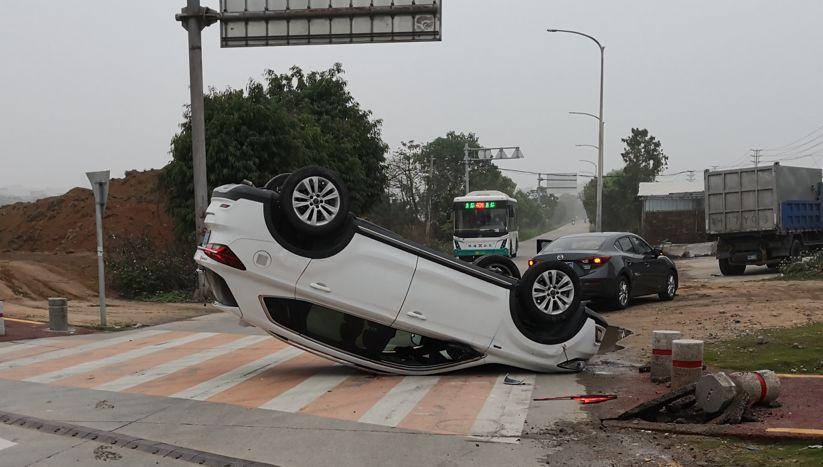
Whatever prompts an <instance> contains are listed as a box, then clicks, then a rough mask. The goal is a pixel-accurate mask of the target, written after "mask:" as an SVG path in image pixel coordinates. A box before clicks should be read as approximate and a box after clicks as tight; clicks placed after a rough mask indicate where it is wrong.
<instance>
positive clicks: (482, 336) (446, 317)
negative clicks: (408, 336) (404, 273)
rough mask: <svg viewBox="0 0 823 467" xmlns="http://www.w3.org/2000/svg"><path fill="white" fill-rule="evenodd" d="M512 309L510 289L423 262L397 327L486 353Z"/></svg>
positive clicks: (418, 268)
mask: <svg viewBox="0 0 823 467" xmlns="http://www.w3.org/2000/svg"><path fill="white" fill-rule="evenodd" d="M435 297H436V299H435ZM508 308H509V290H508V289H505V288H503V287H498V286H496V285H493V284H489V283H488V282H486V281H483V280H480V279H478V278H476V277H472V276H468V275H466V274H463V273H460V272H458V271H455V270H453V269H449V268H445V267H443V266H441V265H439V264H435V263H433V262H431V261H429V260H427V259H424V258H420V259H419V260H418V262H417V271H416V272H415V273H414V280H413V281H412V285H411V288H410V289H409V294H408V296H407V297H406V302H405V303H403V308H402V309H401V310H400V315H398V317H397V322H396V326H395V327H402V328H404V329H407V330H409V331H413V332H419V333H425V334H427V335H430V336H431V337H437V338H440V339H456V340H458V341H460V342H465V343H468V344H470V345H471V346H472V347H474V348H475V349H478V350H479V349H482V350H483V351H485V350H486V349H488V347H489V345H490V344H491V341H492V338H493V337H494V334H495V332H496V331H497V328H498V327H499V326H500V322H501V321H502V318H504V316H503V315H502V314H501V313H500V310H508ZM468 321H470V322H471V326H469V325H467V324H468V323H467V322H468Z"/></svg>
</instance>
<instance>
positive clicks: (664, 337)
mask: <svg viewBox="0 0 823 467" xmlns="http://www.w3.org/2000/svg"><path fill="white" fill-rule="evenodd" d="M675 339H680V331H652V368H651V377H652V381H654V382H655V383H662V382H666V381H668V380H669V378H671V377H672V341H673V340H675Z"/></svg>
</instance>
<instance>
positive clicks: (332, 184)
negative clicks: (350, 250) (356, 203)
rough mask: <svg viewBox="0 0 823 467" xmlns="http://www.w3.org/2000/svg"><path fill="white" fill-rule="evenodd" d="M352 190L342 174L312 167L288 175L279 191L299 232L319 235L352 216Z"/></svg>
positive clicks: (281, 199)
mask: <svg viewBox="0 0 823 467" xmlns="http://www.w3.org/2000/svg"><path fill="white" fill-rule="evenodd" d="M350 202H351V201H350V198H349V191H348V189H346V185H345V184H344V183H343V181H342V180H341V179H340V177H339V176H338V175H337V174H336V173H334V172H332V171H331V170H328V169H324V168H323V167H317V166H309V167H304V168H302V169H300V170H297V171H296V172H294V173H292V174H291V175H289V177H288V178H287V179H286V181H285V182H284V183H283V187H282V188H281V191H280V206H281V207H282V209H283V214H284V215H285V216H286V219H288V221H289V223H290V224H291V225H292V226H294V228H295V229H297V230H298V231H300V232H303V233H305V234H308V235H313V236H319V235H325V234H328V233H331V232H334V231H335V230H337V229H338V228H340V227H341V226H342V225H343V223H344V222H345V221H346V219H347V218H348V215H349V204H350Z"/></svg>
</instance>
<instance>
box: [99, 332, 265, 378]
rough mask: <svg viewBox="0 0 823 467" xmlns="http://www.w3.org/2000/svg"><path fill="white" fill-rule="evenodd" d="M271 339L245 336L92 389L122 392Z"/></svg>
mask: <svg viewBox="0 0 823 467" xmlns="http://www.w3.org/2000/svg"><path fill="white" fill-rule="evenodd" d="M268 339H271V338H270V337H269V336H247V337H244V338H242V339H239V340H236V341H234V342H229V343H228V344H223V345H219V346H217V347H213V348H210V349H206V350H203V351H202V352H197V353H195V354H192V355H187V356H185V357H182V358H178V359H177V360H173V361H170V362H166V363H163V364H161V365H158V366H155V367H153V368H149V369H147V370H145V371H141V372H139V373H134V374H131V375H126V376H123V377H122V378H118V379H115V380H113V381H109V382H108V383H103V384H100V385H98V386H94V388H93V389H99V390H102V391H124V390H126V389H129V388H131V387H134V386H137V385H139V384H143V383H146V382H148V381H152V380H155V379H158V378H162V377H164V376H168V375H170V374H172V373H174V372H176V371H179V370H182V369H183V368H187V367H190V366H193V365H197V364H200V363H203V362H205V361H206V360H210V359H212V358H214V357H219V356H220V355H223V354H227V353H229V352H232V351H235V350H238V349H242V348H244V347H248V346H250V345H254V344H257V343H259V342H261V341H263V340H268Z"/></svg>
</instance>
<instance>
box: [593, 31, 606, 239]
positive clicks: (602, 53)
mask: <svg viewBox="0 0 823 467" xmlns="http://www.w3.org/2000/svg"><path fill="white" fill-rule="evenodd" d="M595 42H597V41H595ZM597 45H598V46H599V47H600V113H599V115H600V117H599V120H600V121H599V122H598V123H599V125H600V131H599V135H598V138H597V139H598V143H597V225H596V227H595V228H596V229H597V231H598V232H602V231H603V68H604V58H605V51H606V48H605V47H603V46H602V45H600V44H599V43H598V44H597Z"/></svg>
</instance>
